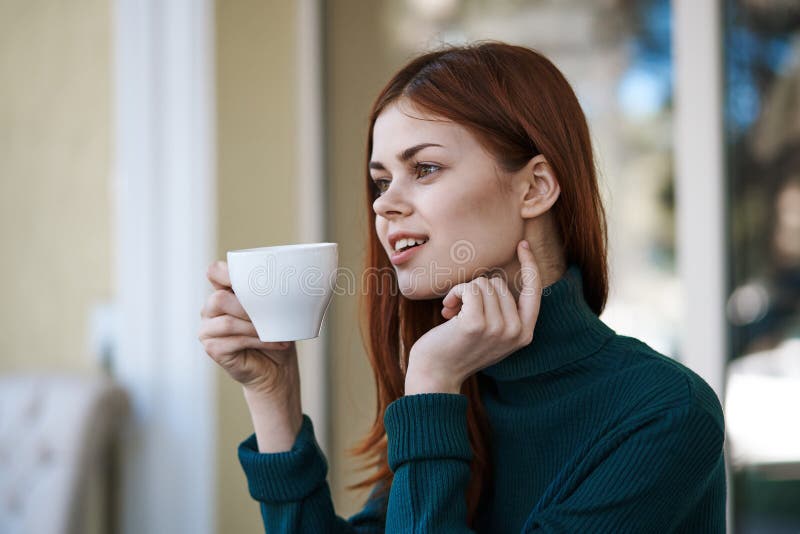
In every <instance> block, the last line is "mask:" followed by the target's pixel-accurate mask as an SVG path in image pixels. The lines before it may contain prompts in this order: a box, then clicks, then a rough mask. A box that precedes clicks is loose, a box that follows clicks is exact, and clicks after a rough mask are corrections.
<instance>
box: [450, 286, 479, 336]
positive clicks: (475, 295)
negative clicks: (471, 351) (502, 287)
mask: <svg viewBox="0 0 800 534" xmlns="http://www.w3.org/2000/svg"><path fill="white" fill-rule="evenodd" d="M451 294H452V295H453V297H452V298H456V299H458V300H460V301H461V311H460V312H459V314H458V316H459V318H461V319H462V320H463V321H464V322H468V323H469V324H471V325H473V326H475V327H476V328H483V325H484V324H485V323H484V312H483V298H482V296H481V295H482V291H481V289H480V287H479V286H478V285H477V284H476V283H475V281H474V280H473V281H471V282H468V283H464V284H458V285H456V286H453V288H452V289H451V290H450V293H448V297H449V296H450V295H451ZM445 298H447V297H445Z"/></svg>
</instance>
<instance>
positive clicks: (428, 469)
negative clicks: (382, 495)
mask: <svg viewBox="0 0 800 534" xmlns="http://www.w3.org/2000/svg"><path fill="white" fill-rule="evenodd" d="M384 427H385V428H386V436H387V443H388V451H387V452H388V457H387V459H388V462H389V468H390V469H391V470H392V472H393V473H394V478H393V480H392V487H391V490H390V493H389V502H388V509H387V514H386V532H448V533H459V532H461V533H464V532H472V530H470V529H469V528H468V527H467V507H466V491H467V485H468V483H469V479H470V461H471V459H472V448H471V446H470V443H469V438H468V434H467V398H466V396H464V395H461V394H454V393H420V394H416V395H407V396H404V397H400V398H399V399H397V400H395V401H394V402H392V403H391V404H390V405H389V406H387V408H386V411H385V413H384Z"/></svg>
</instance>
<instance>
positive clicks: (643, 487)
mask: <svg viewBox="0 0 800 534" xmlns="http://www.w3.org/2000/svg"><path fill="white" fill-rule="evenodd" d="M724 439H725V429H724V422H723V420H722V415H721V408H720V409H719V415H718V416H716V417H714V416H712V415H711V413H709V411H708V410H707V409H705V408H703V407H700V406H698V405H689V406H684V407H680V408H674V409H669V410H666V411H661V412H659V413H657V414H654V415H650V416H648V417H642V418H641V419H640V420H639V421H637V422H636V423H635V424H630V425H626V426H625V427H624V428H623V429H622V430H621V431H619V432H616V433H614V434H612V435H610V436H609V437H608V438H606V439H605V440H603V442H601V443H600V444H598V445H597V446H596V447H594V448H593V449H592V450H591V451H588V453H587V454H586V456H584V457H583V459H581V460H580V461H579V462H578V464H577V466H576V467H575V469H574V470H571V471H570V473H569V474H568V475H566V476H565V477H563V478H562V477H559V479H558V480H556V481H555V482H554V484H552V485H551V486H550V488H548V489H547V491H546V492H545V494H544V495H543V496H542V498H541V499H540V501H539V502H538V503H537V504H536V506H535V507H534V509H533V511H532V512H531V514H530V515H529V517H528V519H527V521H526V523H525V526H524V527H523V532H542V533H544V532H547V533H568V532H614V533H626V532H630V533H634V532H636V533H638V532H675V531H679V532H708V533H724V532H725V517H724V514H725V506H724V501H725V462H724V447H723V443H724ZM720 502H721V503H722V504H721V505H720ZM709 510H719V512H717V514H716V515H715V516H711V515H710V512H708V511H709ZM703 511H704V512H703ZM689 517H691V518H693V519H691V520H692V521H696V520H697V519H695V518H698V517H701V518H703V519H702V521H703V524H702V525H700V524H690V523H689V521H690V520H689V519H687V518H689Z"/></svg>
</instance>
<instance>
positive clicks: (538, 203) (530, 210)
mask: <svg viewBox="0 0 800 534" xmlns="http://www.w3.org/2000/svg"><path fill="white" fill-rule="evenodd" d="M516 178H517V180H519V182H518V183H519V191H520V192H521V195H522V196H521V205H520V215H521V216H522V218H523V219H531V218H533V217H538V216H539V215H541V214H543V213H545V212H546V211H547V210H549V209H550V208H551V207H552V206H553V204H555V202H556V200H558V196H559V195H560V194H561V186H560V185H559V184H558V177H557V176H556V174H555V172H553V168H552V167H551V166H550V164H549V163H548V162H547V159H546V158H545V157H544V155H543V154H539V155H537V156H536V157H534V158H531V160H530V161H529V162H528V163H527V165H525V167H523V168H522V169H520V170H519V171H518V172H517V177H516Z"/></svg>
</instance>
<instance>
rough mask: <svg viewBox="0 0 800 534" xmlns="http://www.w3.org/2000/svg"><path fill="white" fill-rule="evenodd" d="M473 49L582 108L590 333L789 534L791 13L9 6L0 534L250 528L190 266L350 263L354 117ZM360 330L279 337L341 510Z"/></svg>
mask: <svg viewBox="0 0 800 534" xmlns="http://www.w3.org/2000/svg"><path fill="white" fill-rule="evenodd" d="M476 39H499V40H503V41H507V42H511V43H515V44H521V45H526V46H530V47H533V48H535V49H537V50H540V51H541V52H543V53H544V54H545V55H547V56H548V57H549V58H551V59H552V60H553V61H554V62H555V63H556V65H558V66H559V68H561V70H562V71H563V72H564V74H565V75H566V76H567V78H568V79H569V81H570V82H571V84H572V85H573V87H574V88H575V90H576V93H577V94H578V97H579V99H580V101H581V104H582V106H583V109H584V111H585V112H586V115H587V118H588V120H589V123H590V128H591V131H592V136H593V141H594V143H595V151H596V155H597V164H598V167H599V169H600V177H601V181H602V184H601V188H602V190H603V194H604V200H605V203H606V208H607V211H608V216H609V237H610V263H611V275H612V284H611V287H612V292H611V295H610V298H609V302H608V306H607V308H606V310H605V312H604V313H603V316H602V319H603V320H605V321H606V322H607V323H608V324H609V325H610V326H612V328H614V329H615V330H617V332H619V333H621V334H624V335H629V336H633V337H637V338H640V339H642V340H643V341H645V342H646V343H648V344H649V345H651V346H652V347H654V348H655V349H657V350H659V351H661V352H663V353H664V354H667V355H668V356H670V357H672V358H674V359H676V360H678V361H680V362H682V363H684V364H685V365H687V366H689V367H691V368H692V369H694V370H695V371H696V372H698V373H699V374H700V375H701V376H703V377H704V378H705V379H706V381H708V383H709V384H711V385H712V387H713V388H714V389H715V391H716V392H717V394H718V395H719V397H720V400H721V401H722V402H723V406H724V408H725V415H726V424H727V440H726V447H727V456H728V462H729V465H728V468H729V471H728V472H729V484H728V489H729V499H728V502H729V531H730V532H738V533H751V532H752V533H790V532H791V533H797V532H800V425H798V424H797V406H798V405H800V3H798V2H797V1H796V0H771V1H770V0H703V1H694V0H674V1H672V2H670V1H668V0H593V1H590V0H492V1H489V0H375V1H371V2H362V1H356V0H297V1H295V2H291V1H288V0H287V1H264V0H261V1H255V0H224V1H223V0H216V2H215V1H213V0H196V1H190V0H176V1H171V2H158V1H156V0H144V1H136V0H111V1H106V0H76V1H73V2H69V3H66V2H58V1H55V0H50V1H46V0H1V1H0V80H1V81H2V83H0V245H2V250H3V257H2V259H3V261H2V262H0V278H1V279H2V280H3V296H4V298H3V300H2V304H3V305H2V307H0V532H4V533H6V532H8V533H15V532H40V533H46V532H58V533H61V532H126V533H134V532H165V533H166V532H169V533H179V532H193V533H212V532H260V531H261V530H262V527H261V518H260V515H259V509H258V505H257V503H256V502H254V501H253V500H251V498H250V497H249V494H248V491H247V484H246V480H245V478H244V475H243V472H242V471H241V468H240V466H239V463H238V459H237V456H236V447H237V445H238V443H239V442H240V441H242V440H243V439H244V438H246V437H247V436H248V435H249V434H250V433H251V432H252V425H251V421H250V417H249V414H248V412H247V408H246V405H245V403H244V399H243V397H242V391H241V388H240V387H239V386H237V385H236V384H235V383H234V382H233V381H232V380H231V379H229V378H228V377H227V375H224V374H223V373H222V372H221V371H220V370H219V369H217V368H216V367H215V366H214V365H213V363H212V362H211V361H210V358H208V356H207V355H206V354H205V352H204V350H203V347H202V345H201V344H200V343H199V341H198V340H197V329H198V325H199V320H200V319H199V312H200V309H201V307H202V305H203V302H204V300H205V298H206V297H207V295H208V294H209V293H210V291H211V287H210V285H209V284H208V282H207V280H206V278H205V270H206V267H207V266H208V264H209V263H210V262H211V261H213V260H214V259H224V258H225V252H226V251H227V250H232V249H237V248H247V247H256V246H267V245H272V244H284V243H294V242H314V241H335V242H337V243H339V258H340V266H341V267H343V268H349V269H351V270H352V271H353V272H356V273H357V272H359V269H360V268H361V265H362V262H363V254H364V250H365V248H364V238H365V235H366V227H365V224H366V222H367V221H368V218H367V217H365V216H364V214H363V213H361V212H360V211H359V210H360V209H361V206H362V203H363V183H362V180H363V179H364V176H363V169H362V166H363V161H364V150H365V141H366V131H367V126H368V125H367V115H368V112H369V107H370V105H371V102H372V100H373V99H374V97H375V96H376V95H377V93H378V91H379V90H380V88H381V87H382V86H383V84H384V83H385V82H386V81H387V80H388V78H389V77H390V76H391V74H392V73H393V72H394V71H395V70H397V69H398V68H399V67H400V66H401V65H402V64H403V63H404V62H405V61H406V60H407V59H409V58H410V57H411V56H413V55H415V54H417V53H419V52H421V51H423V50H426V49H428V48H430V47H435V46H438V45H440V44H442V43H462V42H467V41H472V40H476ZM354 207H355V208H354ZM356 313H357V295H356V291H349V292H348V293H347V294H343V295H337V296H336V297H335V298H334V299H333V301H332V303H331V308H330V310H329V312H328V314H327V317H328V319H327V320H326V322H325V325H324V327H323V333H322V335H321V336H320V337H319V338H317V339H314V340H308V341H301V342H298V350H299V352H300V361H301V376H302V388H303V389H302V397H303V407H304V411H305V412H306V413H308V414H309V415H310V416H311V418H312V420H313V421H314V426H315V431H316V435H317V439H318V441H319V443H320V445H321V447H322V449H323V451H324V452H325V454H326V456H327V458H328V461H329V467H330V470H329V475H328V481H329V483H330V487H331V492H332V496H333V498H334V503H335V507H336V511H337V513H338V514H339V515H341V516H343V517H346V516H349V515H351V514H353V513H355V512H356V511H357V510H359V509H360V507H361V506H362V505H363V502H364V498H365V497H366V493H365V492H350V491H346V490H345V486H346V485H348V484H351V483H353V482H355V481H356V480H360V479H361V478H362V477H363V476H364V475H365V474H366V473H365V472H359V471H358V470H357V467H358V464H357V463H356V462H355V461H354V460H353V459H352V458H351V457H349V456H348V455H347V449H348V448H350V447H352V446H353V445H355V443H356V442H357V441H358V440H359V439H360V438H361V436H363V435H364V433H365V432H366V430H367V429H368V428H369V426H370V423H371V421H372V418H373V417H374V415H375V414H374V405H375V403H374V396H375V391H374V385H373V378H372V373H371V370H370V368H369V365H368V363H367V360H366V357H365V354H364V350H363V347H362V345H361V338H360V334H359V331H358V321H357V316H356ZM25 529H28V530H25Z"/></svg>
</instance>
